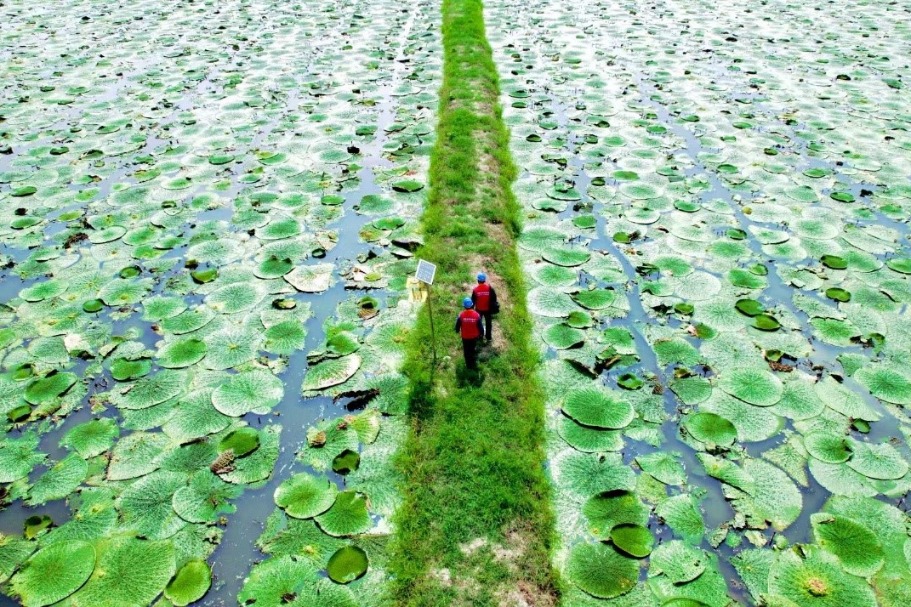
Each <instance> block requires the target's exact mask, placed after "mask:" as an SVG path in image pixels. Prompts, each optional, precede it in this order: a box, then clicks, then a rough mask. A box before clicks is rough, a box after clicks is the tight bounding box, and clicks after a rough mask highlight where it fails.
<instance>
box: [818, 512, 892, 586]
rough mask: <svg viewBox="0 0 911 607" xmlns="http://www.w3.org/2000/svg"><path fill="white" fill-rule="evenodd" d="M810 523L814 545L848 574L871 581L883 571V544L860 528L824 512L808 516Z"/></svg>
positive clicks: (842, 518) (852, 522) (873, 535)
mask: <svg viewBox="0 0 911 607" xmlns="http://www.w3.org/2000/svg"><path fill="white" fill-rule="evenodd" d="M810 522H811V524H812V525H813V535H814V536H815V538H816V543H817V544H818V545H819V546H821V547H822V548H824V549H825V550H826V551H828V552H831V553H832V554H834V555H835V556H837V557H838V560H840V561H841V563H842V565H843V566H844V568H845V571H847V572H848V573H850V574H852V575H857V576H860V577H872V576H873V575H874V574H875V573H876V572H877V571H879V570H880V568H882V566H883V562H884V557H885V555H884V553H883V547H882V544H881V543H880V541H879V539H878V538H877V537H876V535H875V534H874V533H873V532H872V531H870V530H869V529H867V528H866V527H864V526H863V525H862V524H860V523H857V522H855V521H852V520H851V519H849V518H844V517H841V516H833V515H831V514H828V513H823V512H817V513H815V514H813V515H811V517H810Z"/></svg>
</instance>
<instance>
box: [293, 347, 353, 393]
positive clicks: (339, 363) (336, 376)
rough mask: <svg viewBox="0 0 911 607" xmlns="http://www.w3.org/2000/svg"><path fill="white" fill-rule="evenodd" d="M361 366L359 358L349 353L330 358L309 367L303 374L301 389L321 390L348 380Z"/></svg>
mask: <svg viewBox="0 0 911 607" xmlns="http://www.w3.org/2000/svg"><path fill="white" fill-rule="evenodd" d="M360 366H361V358H360V356H358V355H357V354H350V355H348V356H343V357H341V358H332V359H329V360H326V361H323V362H321V363H317V364H316V365H314V366H312V367H310V369H308V370H307V375H305V376H304V383H303V385H302V386H301V389H302V390H304V391H308V390H322V389H324V388H330V387H332V386H336V385H338V384H341V383H344V382H346V381H348V379H350V378H351V376H353V375H354V374H355V373H356V372H357V370H358V369H359V368H360Z"/></svg>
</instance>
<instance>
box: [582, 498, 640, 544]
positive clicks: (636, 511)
mask: <svg viewBox="0 0 911 607" xmlns="http://www.w3.org/2000/svg"><path fill="white" fill-rule="evenodd" d="M582 512H583V514H584V515H585V517H586V518H587V519H588V528H589V531H591V533H592V534H593V535H594V536H595V537H597V538H598V539H603V540H606V539H609V538H610V533H611V530H612V529H613V528H614V527H616V526H617V525H624V524H629V525H645V524H646V523H647V522H648V508H647V507H646V506H645V505H644V504H643V503H642V502H641V501H640V500H639V498H638V497H637V496H636V494H635V493H633V492H631V491H626V490H616V491H605V492H603V493H599V494H598V495H596V496H594V497H592V498H589V500H588V501H587V502H585V505H584V506H583V507H582Z"/></svg>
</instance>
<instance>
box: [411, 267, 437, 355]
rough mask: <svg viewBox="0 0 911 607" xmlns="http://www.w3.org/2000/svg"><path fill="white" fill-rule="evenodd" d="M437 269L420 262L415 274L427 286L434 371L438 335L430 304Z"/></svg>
mask: <svg viewBox="0 0 911 607" xmlns="http://www.w3.org/2000/svg"><path fill="white" fill-rule="evenodd" d="M436 273H437V267H436V266H435V265H434V264H432V263H430V262H429V261H424V260H423V259H419V260H418V269H417V271H416V272H415V278H417V279H418V280H419V281H420V282H422V283H424V284H425V285H427V312H428V314H430V347H431V350H432V351H433V369H434V370H436V368H437V333H436V329H435V328H434V326H433V306H432V305H431V304H430V287H431V286H432V285H433V278H434V276H436Z"/></svg>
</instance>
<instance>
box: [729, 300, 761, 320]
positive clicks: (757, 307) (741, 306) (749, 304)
mask: <svg viewBox="0 0 911 607" xmlns="http://www.w3.org/2000/svg"><path fill="white" fill-rule="evenodd" d="M734 307H735V308H737V311H738V312H740V313H741V314H745V315H746V316H757V315H759V314H762V313H763V312H765V306H763V305H762V304H761V303H759V302H758V301H756V300H755V299H739V300H737V303H735V304H734Z"/></svg>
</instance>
